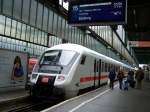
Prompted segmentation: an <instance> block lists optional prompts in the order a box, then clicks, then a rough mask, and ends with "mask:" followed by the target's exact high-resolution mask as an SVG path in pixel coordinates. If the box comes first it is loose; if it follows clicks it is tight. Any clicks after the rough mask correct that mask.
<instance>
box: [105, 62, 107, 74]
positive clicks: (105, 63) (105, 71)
mask: <svg viewBox="0 0 150 112" xmlns="http://www.w3.org/2000/svg"><path fill="white" fill-rule="evenodd" d="M105 72H107V63H105Z"/></svg>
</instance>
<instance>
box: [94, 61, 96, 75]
mask: <svg viewBox="0 0 150 112" xmlns="http://www.w3.org/2000/svg"><path fill="white" fill-rule="evenodd" d="M95 72H96V60H94V73H95Z"/></svg>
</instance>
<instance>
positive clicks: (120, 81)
mask: <svg viewBox="0 0 150 112" xmlns="http://www.w3.org/2000/svg"><path fill="white" fill-rule="evenodd" d="M117 78H118V80H119V88H120V89H122V81H123V78H124V72H123V70H122V69H120V70H119V71H118V75H117Z"/></svg>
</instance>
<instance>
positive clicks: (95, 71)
mask: <svg viewBox="0 0 150 112" xmlns="http://www.w3.org/2000/svg"><path fill="white" fill-rule="evenodd" d="M96 66H97V61H96V59H95V60H94V87H95V86H96V74H97V70H96V68H97V67H96Z"/></svg>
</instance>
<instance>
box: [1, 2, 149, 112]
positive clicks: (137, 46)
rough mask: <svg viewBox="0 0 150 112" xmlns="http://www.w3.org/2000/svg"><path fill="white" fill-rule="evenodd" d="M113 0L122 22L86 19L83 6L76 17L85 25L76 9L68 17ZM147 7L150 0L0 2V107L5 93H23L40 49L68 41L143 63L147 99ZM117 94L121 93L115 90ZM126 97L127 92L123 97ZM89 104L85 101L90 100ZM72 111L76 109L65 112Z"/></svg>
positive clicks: (132, 63)
mask: <svg viewBox="0 0 150 112" xmlns="http://www.w3.org/2000/svg"><path fill="white" fill-rule="evenodd" d="M114 2H117V3H121V5H120V4H117V6H116V7H117V8H118V7H119V8H120V6H121V7H122V6H123V8H124V9H121V11H122V12H117V11H116V10H115V11H116V12H117V13H118V14H120V13H123V14H120V15H121V16H118V17H123V18H121V22H120V20H119V19H118V18H117V19H116V20H115V18H113V16H107V15H105V17H102V16H95V15H94V16H95V18H96V17H97V18H98V17H102V19H101V18H99V19H100V20H101V21H98V20H96V19H97V18H96V19H93V20H95V21H93V22H91V21H90V20H89V19H90V18H89V17H87V15H88V13H91V12H88V9H85V10H86V12H85V13H82V14H79V15H78V16H81V17H79V20H81V21H80V22H82V20H84V19H87V20H86V21H84V22H83V23H78V22H77V21H75V19H76V18H77V15H76V14H77V13H80V12H81V11H79V12H75V15H74V17H73V15H72V14H73V11H72V9H73V10H78V8H79V9H80V10H82V9H84V8H85V7H86V6H87V7H88V6H90V7H92V8H93V7H94V8H98V6H99V4H101V5H100V6H102V4H103V5H104V4H105V3H106V4H107V3H108V4H110V3H114ZM86 3H87V4H86ZM94 3H97V7H96V6H95V5H92V4H94ZM124 3H125V4H124ZM74 4H75V5H74ZM73 5H74V6H73ZM80 6H81V7H80ZM102 8H105V7H102ZM106 8H108V7H106ZM111 8H112V7H111ZM111 8H108V10H111ZM95 10H97V9H95ZM112 10H113V8H112ZM82 11H83V10H82ZM149 11H150V1H148V0H147V1H146V0H0V79H1V80H2V81H0V105H1V104H2V103H1V102H3V100H4V102H6V101H7V100H9V98H8V99H7V98H6V97H7V96H5V92H7V93H8V94H9V95H10V94H12V95H10V96H11V98H12V97H14V96H15V97H16V98H17V95H16V93H17V94H18V93H19V94H21V96H22V95H25V96H27V95H28V93H27V92H24V88H26V86H27V84H28V83H30V76H31V74H32V70H33V68H34V65H35V64H36V63H38V60H40V61H41V59H40V58H41V56H43V55H42V54H43V52H44V51H46V50H47V49H48V48H52V47H53V46H56V45H60V44H66V43H71V44H78V45H81V46H84V47H86V48H88V49H90V50H92V51H94V52H97V53H100V54H102V55H104V56H106V57H109V58H111V59H113V60H116V61H117V62H119V63H123V64H125V65H127V66H130V67H131V68H132V69H135V70H137V69H138V68H139V67H141V68H142V69H143V71H144V73H145V74H147V75H145V77H146V78H145V79H144V80H146V82H145V83H144V84H145V85H144V86H143V88H144V87H146V89H143V90H144V91H146V92H147V93H144V92H143V94H144V95H146V96H148V98H150V96H149V95H147V94H148V92H149V90H150V87H149V82H148V81H147V79H148V80H150V38H149V35H150V14H149ZM112 12H113V11H112ZM117 13H114V15H115V14H117ZM93 14H94V11H93ZM104 14H106V12H104ZM83 16H85V17H83ZM94 16H93V17H94ZM71 17H72V18H71ZM91 17H92V16H91ZM111 17H112V18H111ZM104 19H106V20H104ZM71 22H75V23H71ZM88 22H89V23H88ZM90 22H91V23H90ZM18 57H20V58H21V61H22V65H23V68H24V74H26V75H25V80H22V79H19V80H21V81H18V80H17V78H16V79H15V78H14V77H12V69H13V64H14V63H15V60H17V58H18ZM18 60H19V59H18ZM109 67H111V65H110V66H109V64H108V65H107V63H106V65H104V68H103V69H107V70H106V71H107V72H109V70H110V68H109ZM115 69H117V68H115ZM101 72H102V71H101ZM5 74H6V75H5ZM94 78H95V77H94ZM14 80H17V81H14ZM88 80H94V79H88ZM80 81H81V79H80ZM94 84H95V82H94ZM115 84H117V82H115ZM106 85H107V84H106ZM77 86H78V84H77ZM102 88H103V87H102ZM103 89H104V90H105V89H106V88H103ZM103 89H102V90H103ZM115 89H116V88H115ZM22 90H23V92H22ZM15 91H17V92H15ZM100 91H101V90H100ZM129 91H130V89H129ZM112 93H113V92H112ZM135 93H138V94H142V93H140V92H139V91H137V90H133V91H131V92H130V93H129V94H130V95H133V94H135ZM92 94H95V93H92ZM114 94H115V92H114ZM116 94H119V95H121V94H120V92H119V91H118V90H117V91H116ZM13 95H14V96H13ZM110 96H113V94H111V95H110ZM141 97H144V96H141ZM127 98H130V96H129V95H127ZM12 99H13V98H12ZM143 99H144V98H143ZM5 100H6V101H5ZM123 100H124V99H123ZM87 102H88V103H89V101H87ZM87 102H86V103H85V104H87ZM76 105H77V104H76ZM116 105H119V104H116ZM143 105H144V104H143ZM79 107H80V106H79ZM68 108H69V106H68ZM142 108H144V106H142ZM147 108H148V107H147ZM104 110H105V109H104ZM0 111H1V109H0ZM52 111H53V110H52ZM66 111H68V110H66ZM74 111H77V110H76V109H75V110H70V111H68V112H74ZM80 111H83V110H80ZM87 111H88V110H87ZM91 111H92V110H91ZM97 111H98V110H97ZM105 111H106V112H107V111H108V110H105ZM105 111H104V112H105ZM109 111H110V110H109ZM114 111H116V110H114ZM112 112H113V111H112ZM117 112H122V111H121V110H120V111H117ZM137 112H138V110H137ZM145 112H146V111H145Z"/></svg>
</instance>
